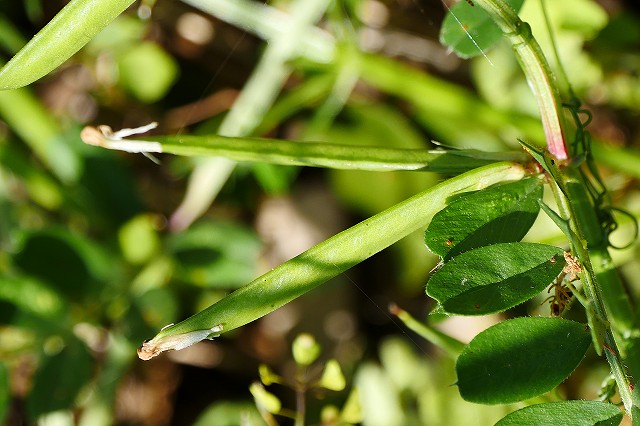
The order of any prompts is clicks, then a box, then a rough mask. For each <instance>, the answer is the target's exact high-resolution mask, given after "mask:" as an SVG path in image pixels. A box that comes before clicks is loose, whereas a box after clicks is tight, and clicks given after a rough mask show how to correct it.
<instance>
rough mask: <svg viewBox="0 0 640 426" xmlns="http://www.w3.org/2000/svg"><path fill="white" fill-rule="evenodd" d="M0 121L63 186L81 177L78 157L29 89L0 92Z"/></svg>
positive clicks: (58, 127) (56, 124)
mask: <svg viewBox="0 0 640 426" xmlns="http://www.w3.org/2000/svg"><path fill="white" fill-rule="evenodd" d="M0 117H2V119H4V120H5V121H6V122H7V124H9V126H10V127H11V129H12V130H13V131H14V132H15V133H16V134H18V135H19V136H20V138H22V139H23V140H24V141H25V143H26V144H27V145H28V146H29V148H31V149H32V150H33V152H34V154H35V155H36V156H37V157H38V158H39V159H40V161H42V162H43V163H44V164H45V165H46V166H47V168H49V169H50V170H51V171H52V172H53V174H54V175H55V176H56V177H57V178H58V179H60V180H61V181H63V182H66V183H70V182H73V181H75V180H76V178H77V177H78V175H79V173H80V161H79V159H78V158H77V155H76V154H75V153H74V152H73V151H72V150H71V148H69V146H68V145H67V144H66V143H65V142H64V140H62V138H61V136H60V134H61V132H62V130H61V129H60V126H59V125H58V123H57V122H56V121H55V120H54V119H53V117H52V116H51V114H50V113H49V112H48V111H47V110H46V109H45V108H44V106H43V105H42V104H41V103H40V101H39V100H38V99H37V98H36V97H35V96H34V95H33V94H32V93H31V91H30V90H29V89H28V88H21V89H15V90H10V91H6V92H0Z"/></svg>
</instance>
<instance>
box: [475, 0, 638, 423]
mask: <svg viewBox="0 0 640 426" xmlns="http://www.w3.org/2000/svg"><path fill="white" fill-rule="evenodd" d="M476 3H477V4H478V5H480V6H481V7H483V8H484V9H485V10H486V11H487V12H488V13H489V15H491V17H492V18H493V20H494V21H495V22H496V23H497V24H498V26H499V27H500V28H501V29H502V31H503V32H505V34H506V35H507V36H508V37H509V39H510V41H511V43H512V46H513V49H514V51H515V54H516V56H517V58H518V60H519V62H520V64H521V67H522V68H523V71H524V73H525V75H526V76H527V80H528V82H529V84H530V85H531V88H532V91H533V93H534V96H535V97H536V100H537V101H538V106H539V109H540V112H541V116H542V123H543V126H544V129H545V134H546V137H547V146H548V150H549V153H550V154H551V155H552V156H554V157H555V159H553V158H547V156H546V155H545V160H544V163H546V164H543V166H546V168H547V170H548V171H550V174H551V176H552V177H553V179H554V180H555V181H556V183H557V184H558V186H559V188H560V189H561V191H555V195H556V201H557V202H558V206H559V207H560V209H561V213H563V215H564V217H565V218H568V220H569V223H570V226H571V229H572V230H573V232H574V233H575V234H576V235H577V238H576V240H577V241H572V245H573V249H574V251H575V253H576V254H577V255H578V258H579V259H580V262H581V263H582V265H583V267H584V269H585V270H584V271H583V272H584V273H583V282H584V285H585V293H586V295H587V296H588V297H589V299H590V301H591V303H593V308H594V310H595V313H596V315H597V316H598V317H599V318H600V321H601V323H602V326H603V327H604V348H605V349H606V351H605V354H606V358H607V361H608V363H609V365H610V367H611V370H612V373H613V375H614V377H615V379H616V382H617V384H618V391H619V393H620V397H621V399H622V401H623V403H624V405H625V409H626V410H627V414H628V415H629V416H630V417H631V410H632V406H633V403H632V399H631V391H630V380H629V377H628V376H627V375H626V371H625V370H626V368H625V365H624V362H623V359H624V360H626V364H627V365H628V366H629V367H630V371H631V373H632V374H633V375H635V376H636V377H638V374H640V338H639V337H638V336H639V335H640V332H639V331H638V329H637V328H636V324H637V321H636V320H637V318H636V316H635V313H634V311H633V309H632V307H631V304H630V302H629V298H628V297H627V295H626V292H625V290H624V287H623V285H622V283H621V281H620V278H619V277H618V275H617V274H616V272H615V270H614V268H613V264H612V261H611V257H610V255H609V252H608V239H607V236H606V235H605V234H604V231H603V229H602V226H601V224H600V220H599V218H598V216H597V215H596V212H597V211H598V209H599V208H600V207H599V206H595V205H594V202H593V200H592V198H591V197H590V196H589V193H588V190H587V182H585V181H584V179H585V178H584V177H583V175H582V174H581V173H580V170H579V169H578V168H577V167H575V166H572V165H571V164H570V163H568V162H562V161H557V160H567V159H569V152H568V150H567V147H566V144H565V137H564V132H563V129H564V128H565V123H564V120H563V114H562V103H561V100H560V96H559V90H558V88H557V85H556V82H555V79H554V77H553V75H552V74H551V71H550V68H549V66H548V64H547V62H546V59H545V58H544V56H543V54H542V51H541V49H540V46H539V45H538V43H537V42H536V41H535V39H534V38H533V36H532V34H531V28H530V27H529V25H528V24H526V23H525V22H522V21H521V20H520V19H519V18H518V16H517V14H516V12H515V11H514V10H513V9H512V8H511V7H510V6H509V5H507V4H506V3H505V2H504V1H503V0H476ZM552 186H553V184H552ZM609 318H611V320H612V323H611V324H609V320H608V319H609ZM614 336H615V339H614ZM616 342H617V344H616ZM618 345H619V346H620V347H621V349H622V352H621V353H620V352H618V349H617V346H618Z"/></svg>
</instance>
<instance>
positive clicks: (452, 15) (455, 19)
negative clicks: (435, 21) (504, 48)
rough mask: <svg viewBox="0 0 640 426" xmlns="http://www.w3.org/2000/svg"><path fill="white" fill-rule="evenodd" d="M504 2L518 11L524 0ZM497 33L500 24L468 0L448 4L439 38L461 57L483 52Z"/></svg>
mask: <svg viewBox="0 0 640 426" xmlns="http://www.w3.org/2000/svg"><path fill="white" fill-rule="evenodd" d="M505 3H508V4H509V5H510V6H511V7H512V8H513V9H515V10H516V11H518V10H520V8H521V7H522V4H523V3H524V0H505ZM500 37H502V31H501V30H500V28H498V26H497V25H496V24H495V23H494V22H493V20H492V19H491V18H490V17H489V15H488V14H487V13H486V12H485V11H484V10H483V9H482V8H481V7H480V6H477V5H475V4H474V3H473V1H471V0H470V1H460V2H458V3H457V4H455V5H454V6H452V7H451V8H450V9H449V11H448V12H447V15H446V16H445V18H444V22H443V23H442V29H441V30H440V42H441V43H442V44H444V45H445V46H447V47H449V48H450V49H451V50H453V51H454V52H456V54H457V55H458V56H460V57H461V58H465V59H466V58H472V57H474V56H478V55H482V54H484V53H486V51H487V50H488V49H490V48H491V47H493V45H494V44H495V43H496V42H497V41H498V40H500Z"/></svg>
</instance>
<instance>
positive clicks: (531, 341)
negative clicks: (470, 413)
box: [456, 317, 591, 404]
mask: <svg viewBox="0 0 640 426" xmlns="http://www.w3.org/2000/svg"><path fill="white" fill-rule="evenodd" d="M590 343H591V335H590V333H589V330H588V328H587V327H586V326H585V325H584V324H580V323H577V322H573V321H569V320H565V319H560V318H540V317H536V318H516V319H512V320H508V321H504V322H501V323H500V324H497V325H494V326H493V327H491V328H489V329H487V330H485V331H483V332H482V333H480V334H478V335H477V336H476V337H475V338H474V339H473V340H472V341H471V343H469V345H467V347H466V348H465V349H464V351H462V354H460V357H459V358H458V361H457V363H456V371H457V374H458V387H459V389H460V395H461V396H462V397H463V398H464V399H465V400H467V401H471V402H476V403H481V404H508V403H511V402H516V401H521V400H523V399H527V398H532V397H534V396H537V395H540V394H542V393H545V392H548V391H550V390H551V389H553V388H554V387H556V386H557V385H559V384H560V383H562V381H563V380H564V379H566V378H567V376H569V374H571V372H572V371H573V370H574V369H575V368H576V367H577V366H578V364H580V361H581V360H582V358H583V357H584V354H585V353H586V351H587V349H588V348H589V344H590Z"/></svg>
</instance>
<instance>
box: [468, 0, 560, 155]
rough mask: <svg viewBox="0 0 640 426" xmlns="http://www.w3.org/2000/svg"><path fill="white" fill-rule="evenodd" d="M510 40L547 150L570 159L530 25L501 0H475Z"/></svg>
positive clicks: (556, 96)
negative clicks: (535, 103)
mask: <svg viewBox="0 0 640 426" xmlns="http://www.w3.org/2000/svg"><path fill="white" fill-rule="evenodd" d="M475 3H476V4H477V5H479V6H480V7H482V8H483V9H485V10H486V11H487V12H488V13H489V15H490V16H491V18H492V19H493V20H494V22H495V23H496V24H497V25H498V27H500V29H501V30H502V31H503V32H504V33H505V35H506V36H507V37H508V38H509V41H510V42H511V46H512V47H513V50H514V52H515V55H516V58H517V59H518V62H520V66H521V68H522V70H523V71H524V74H525V76H526V78H527V81H528V82H529V86H530V87H531V90H532V91H533V94H534V96H535V98H536V101H537V102H538V109H539V110H540V118H541V120H542V126H543V128H544V132H545V136H546V139H547V147H548V149H549V152H550V153H551V154H553V155H554V156H555V157H556V158H557V159H559V160H566V159H567V158H569V152H568V150H567V145H566V142H565V141H566V139H565V134H564V130H563V129H564V128H565V125H564V118H563V115H562V102H561V99H560V92H559V90H558V88H557V85H556V83H555V80H554V78H553V75H552V73H551V69H550V68H549V64H548V63H547V60H546V58H545V57H544V54H543V53H542V49H541V48H540V45H539V44H538V42H537V41H536V39H535V38H534V37H533V35H532V33H531V27H530V26H529V24H527V23H526V22H523V21H522V20H520V18H519V17H518V14H517V13H516V11H515V10H513V8H512V7H511V6H509V5H508V4H507V3H506V2H504V0H478V1H476V2H475Z"/></svg>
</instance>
